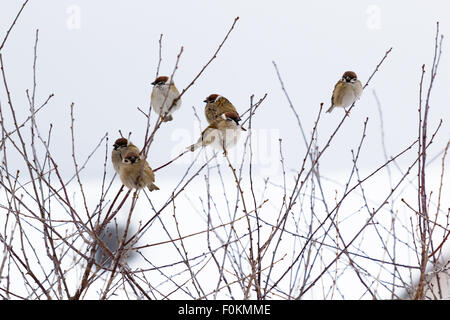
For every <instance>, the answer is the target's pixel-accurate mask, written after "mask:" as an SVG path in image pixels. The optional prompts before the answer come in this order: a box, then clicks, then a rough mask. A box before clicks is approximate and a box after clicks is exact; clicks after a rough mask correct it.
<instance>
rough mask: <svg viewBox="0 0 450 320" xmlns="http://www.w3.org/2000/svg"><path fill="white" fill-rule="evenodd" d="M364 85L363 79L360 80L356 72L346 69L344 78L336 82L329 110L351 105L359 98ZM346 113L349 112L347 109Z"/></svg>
mask: <svg viewBox="0 0 450 320" xmlns="http://www.w3.org/2000/svg"><path fill="white" fill-rule="evenodd" d="M362 91H363V87H362V84H361V81H359V80H358V78H357V76H356V73H354V72H353V71H346V72H344V74H343V75H342V78H341V79H340V80H339V81H338V82H337V83H336V85H335V86H334V90H333V95H332V96H331V107H330V108H329V109H328V110H327V112H331V111H332V110H333V109H334V107H341V108H344V110H345V108H346V107H348V106H351V105H352V104H353V103H354V102H355V101H356V100H358V99H359V97H360V96H361V93H362ZM345 113H346V114H348V112H347V110H345Z"/></svg>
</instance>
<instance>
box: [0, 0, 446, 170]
mask: <svg viewBox="0 0 450 320" xmlns="http://www.w3.org/2000/svg"><path fill="white" fill-rule="evenodd" d="M152 3H153V4H152ZM154 3H155V2H151V1H131V2H130V1H126V2H125V1H111V0H108V1H76V0H72V1H30V3H29V4H28V5H27V7H26V9H25V10H24V12H23V14H22V16H21V17H20V20H19V21H18V23H17V25H16V26H15V29H14V30H13V33H12V34H11V36H10V38H9V40H8V43H7V45H6V46H5V48H4V49H3V52H2V53H3V55H4V61H5V64H6V66H7V75H8V78H9V85H10V89H11V91H12V92H13V98H14V100H15V101H16V105H17V106H16V108H19V109H21V110H23V115H22V116H23V117H25V116H26V114H27V112H28V106H27V103H26V96H25V90H26V89H27V88H31V86H32V59H33V45H34V37H35V30H36V29H39V47H38V67H37V75H38V88H37V97H38V101H43V100H44V99H45V98H47V96H48V94H50V93H54V94H55V97H54V98H53V99H52V102H51V104H50V105H49V106H48V107H46V109H45V110H44V111H42V112H41V114H40V115H39V118H38V121H40V123H41V125H42V128H43V129H42V130H43V131H44V132H46V131H47V128H48V125H49V123H53V125H54V134H53V140H52V141H53V147H54V148H55V151H54V154H55V157H57V159H59V160H60V161H61V162H63V163H64V162H65V161H69V162H68V163H69V164H70V163H71V158H70V134H69V131H68V123H69V120H70V117H69V114H68V109H69V105H70V103H71V102H74V103H75V117H76V130H77V150H78V151H79V154H80V156H79V157H80V158H84V157H86V156H87V155H88V154H89V152H90V150H92V149H93V147H94V146H95V145H96V144H97V143H98V141H99V140H100V138H101V137H102V136H103V135H104V134H105V133H106V132H108V133H109V137H110V144H112V141H113V140H114V139H115V138H116V137H117V136H118V130H119V129H121V130H122V132H124V133H127V132H129V131H132V132H133V136H132V137H133V140H134V141H135V143H136V144H138V145H139V144H140V145H142V143H143V136H144V132H145V124H146V120H145V119H144V117H143V115H142V114H141V113H140V112H139V111H138V110H137V107H141V108H148V103H149V94H150V90H151V85H150V83H151V82H152V81H153V80H154V79H153V78H154V75H155V72H156V65H157V62H158V39H159V36H160V34H161V33H162V34H164V36H163V51H162V53H163V62H162V65H161V73H162V74H171V72H172V70H173V67H174V64H175V58H176V55H177V54H178V52H179V50H180V47H181V46H183V47H184V52H183V54H182V57H181V61H180V65H179V69H178V70H177V73H176V75H175V82H176V84H177V86H178V88H179V89H182V88H184V87H185V86H187V84H188V83H190V81H191V80H192V79H193V77H194V76H195V75H196V74H197V73H198V71H199V70H200V68H201V67H202V66H203V65H204V64H205V63H206V61H207V60H208V59H209V58H210V57H211V55H212V53H213V52H214V51H215V49H216V47H217V46H218V44H219V43H220V42H221V41H222V39H223V37H224V35H225V33H226V32H227V30H228V29H229V27H230V26H231V24H232V22H233V19H234V18H235V17H236V16H239V17H240V20H239V21H238V23H237V25H236V27H235V30H234V31H233V32H232V34H231V36H230V38H229V39H228V41H227V42H226V44H225V45H224V47H223V49H222V51H221V52H220V53H219V55H218V57H217V59H216V60H215V61H213V63H212V64H211V65H210V67H209V68H208V69H207V70H206V72H205V73H204V74H203V75H202V76H201V78H200V79H199V80H198V81H197V82H196V84H195V85H194V86H193V87H192V88H191V89H190V90H189V91H188V92H187V93H186V94H185V96H184V97H183V106H182V108H181V109H180V110H179V111H178V112H177V114H176V115H175V120H174V121H172V122H171V123H168V124H167V125H165V126H163V128H162V129H161V130H160V131H159V132H158V135H157V137H156V141H155V143H154V145H153V151H152V152H151V154H150V161H151V164H152V165H153V166H158V165H160V164H163V163H165V161H167V159H169V158H170V156H171V155H172V154H177V152H178V151H179V149H177V148H182V147H183V146H184V145H187V144H189V143H191V142H192V141H193V140H196V139H197V134H198V130H199V126H198V124H197V122H196V120H195V117H194V115H193V111H192V106H195V108H196V109H197V111H198V112H199V114H200V117H201V119H202V121H203V125H204V118H203V114H202V112H203V111H202V110H203V106H204V103H203V102H202V101H203V100H204V98H205V97H206V96H207V95H208V94H210V93H213V92H217V93H220V94H222V95H224V96H226V97H228V98H229V100H230V101H231V102H232V103H233V104H235V106H236V107H237V109H238V110H240V111H243V110H245V109H247V108H248V106H249V97H250V95H252V94H255V98H260V97H262V96H263V95H264V93H268V98H267V99H266V101H265V102H264V103H263V105H262V106H261V108H260V110H259V112H258V113H257V115H256V117H255V118H254V123H253V126H254V128H255V132H256V133H255V135H258V134H267V132H269V131H270V130H272V138H270V139H269V140H270V141H269V142H268V143H269V144H270V143H272V144H273V143H275V146H277V144H278V136H279V137H281V138H282V139H283V144H284V146H285V147H284V150H285V153H286V158H287V160H286V161H287V162H288V164H290V165H291V166H292V165H295V163H297V161H298V160H299V159H300V157H301V156H303V153H304V151H305V146H304V143H303V141H302V140H300V141H299V135H298V127H297V125H296V120H295V119H294V117H293V115H292V112H291V111H290V109H289V107H288V104H287V101H286V99H285V97H284V95H283V93H282V91H281V87H280V85H279V82H278V79H277V77H276V73H275V70H274V67H273V65H272V61H273V60H274V61H276V63H277V64H278V67H279V69H280V72H281V75H282V77H283V80H284V82H285V85H286V89H287V90H288V93H289V95H290V97H291V100H292V101H293V104H294V106H295V108H296V110H297V112H298V113H299V115H300V117H301V121H302V124H303V127H304V129H305V131H306V132H307V133H308V132H310V131H311V128H312V125H313V122H314V119H315V117H316V114H317V109H318V107H319V104H320V102H324V103H325V106H327V105H328V103H329V101H330V96H331V91H332V88H333V86H334V84H335V82H336V81H337V80H338V79H339V77H340V76H341V74H342V73H343V71H345V70H354V71H355V72H357V74H358V76H359V77H360V79H361V80H362V82H363V83H364V82H365V81H366V80H367V78H368V76H369V75H370V74H371V73H372V71H373V70H374V67H375V66H376V64H377V63H378V62H379V60H380V59H381V58H382V57H383V55H384V53H385V51H386V50H387V49H389V48H390V47H393V48H394V49H393V51H392V53H391V54H390V56H389V57H388V59H387V60H386V61H385V63H384V64H383V66H382V68H381V70H380V71H379V73H378V74H377V75H376V76H375V78H374V79H373V80H372V82H371V84H370V86H369V87H368V88H367V90H366V91H365V92H364V94H363V96H362V98H361V100H360V101H359V103H358V105H357V107H355V109H354V110H353V112H352V116H351V118H350V119H349V121H347V122H346V124H345V128H343V130H342V131H341V132H340V133H339V134H338V136H337V137H336V140H335V141H334V144H333V147H332V148H331V149H330V150H329V153H328V155H327V156H325V157H324V158H323V159H322V170H324V171H328V170H332V171H333V170H339V169H342V168H344V167H347V166H348V165H349V164H350V162H351V154H350V149H355V148H356V147H357V143H358V142H359V139H360V135H361V132H362V131H361V130H362V125H363V121H364V119H365V118H366V117H369V125H368V131H367V141H366V143H367V146H370V147H368V148H367V152H365V153H364V156H363V157H362V158H361V166H363V167H365V166H367V167H369V168H372V167H373V166H375V165H377V164H380V163H381V161H382V160H383V155H382V151H381V150H382V149H381V143H380V126H379V113H378V110H377V107H376V104H375V100H374V97H373V93H372V90H376V92H377V95H378V97H379V99H380V101H381V103H382V110H383V117H384V127H385V135H386V147H387V151H388V156H390V155H393V154H395V153H396V152H398V151H400V150H401V148H403V147H405V146H406V145H408V144H409V143H410V142H411V141H413V139H414V137H415V135H416V132H417V118H418V116H417V105H418V86H419V79H420V68H421V65H422V64H424V63H425V65H426V66H427V67H429V66H431V61H432V56H433V45H434V35H435V29H436V21H438V20H439V21H440V22H441V23H440V29H441V32H442V33H443V34H444V35H446V34H450V32H447V31H449V30H450V26H449V25H448V24H447V21H450V19H449V18H450V17H449V16H450V10H449V9H450V5H449V4H448V2H446V1H433V2H423V1H359V0H358V1H344V2H340V3H341V4H338V2H336V1H314V2H302V1H282V2H280V1H277V2H274V1H167V2H164V1H159V2H157V3H158V5H157V6H155V5H154ZM20 5H21V1H16V0H2V1H1V5H0V6H1V10H0V30H6V28H7V27H8V26H9V24H10V23H11V21H12V19H13V17H15V14H16V12H17V11H18V9H19V8H20ZM3 33H4V31H2V34H3ZM448 48H449V46H448V42H447V41H446V39H444V46H443V57H442V59H441V65H440V69H439V74H438V78H437V82H436V83H435V87H434V92H433V96H432V111H431V116H430V119H431V121H430V128H435V126H436V124H437V121H438V119H440V118H444V119H445V118H447V119H448V116H449V114H450V112H449V108H448V106H447V105H446V101H449V100H450V91H449V90H448V89H447V87H446V86H447V83H449V81H450V72H449V71H448V70H449V63H448V61H449V60H448V58H447V55H448V53H447V52H448V51H449V50H448ZM427 71H429V69H427ZM426 80H428V77H426ZM2 101H3V102H4V103H5V102H6V101H5V100H4V99H2ZM341 117H342V110H336V111H335V112H333V113H332V114H324V115H323V121H322V123H321V126H319V144H322V145H323V144H324V143H325V141H326V139H328V136H329V134H330V132H331V131H332V130H334V127H335V124H336V123H337V122H338V121H340V119H341ZM430 130H431V129H430ZM261 132H262V133H261ZM448 132H449V127H448V124H447V123H446V121H444V124H443V127H442V130H441V136H440V139H442V140H438V141H440V142H441V143H436V148H435V149H432V150H431V151H434V152H435V153H436V152H438V151H440V150H442V148H443V141H444V142H445V141H447V139H448V137H449V134H448ZM180 136H183V137H184V139H185V140H184V139H180ZM275 153H278V149H276V150H275ZM336 154H338V155H339V156H338V157H336V156H335V155H336ZM97 155H98V157H97V158H94V160H93V162H96V161H97V162H98V161H102V160H100V159H103V158H104V154H103V151H101V152H99V153H98V154H97ZM299 155H300V157H299ZM276 160H278V159H276ZM409 160H410V159H408V162H409ZM183 168H184V167H183V166H181V165H177V164H175V165H174V166H172V170H170V174H174V175H177V174H179V172H182V169H183ZM110 169H111V168H110ZM178 169H179V170H178ZM87 170H88V171H87V172H89V175H91V174H94V173H95V172H96V171H97V170H98V168H97V167H95V168H92V167H88V168H87ZM72 171H73V169H72V167H69V173H71V172H72Z"/></svg>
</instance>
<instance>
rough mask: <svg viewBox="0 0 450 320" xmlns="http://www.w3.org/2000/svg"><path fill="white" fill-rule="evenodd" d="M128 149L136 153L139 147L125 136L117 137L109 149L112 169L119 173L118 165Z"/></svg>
mask: <svg viewBox="0 0 450 320" xmlns="http://www.w3.org/2000/svg"><path fill="white" fill-rule="evenodd" d="M130 151H134V152H136V153H137V154H139V153H140V151H139V148H138V147H136V146H135V145H134V144H132V143H131V141H128V139H125V138H119V139H117V140H116V142H114V144H113V150H112V151H111V161H112V163H113V166H114V170H115V171H116V172H117V173H119V170H120V165H121V164H122V160H123V158H124V157H125V154H127V153H128V152H130Z"/></svg>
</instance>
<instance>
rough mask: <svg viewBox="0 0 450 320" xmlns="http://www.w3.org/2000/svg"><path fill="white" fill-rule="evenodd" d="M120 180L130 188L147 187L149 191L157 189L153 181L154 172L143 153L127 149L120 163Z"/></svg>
mask: <svg viewBox="0 0 450 320" xmlns="http://www.w3.org/2000/svg"><path fill="white" fill-rule="evenodd" d="M119 174H120V180H122V183H123V184H124V185H125V186H127V187H128V188H130V189H138V190H139V189H142V188H144V187H148V189H149V190H150V191H154V190H159V188H158V187H157V186H156V185H155V184H154V183H153V182H155V174H154V173H153V170H152V168H150V166H149V165H148V162H147V160H145V158H144V156H143V155H140V154H139V153H137V152H135V151H129V152H127V153H126V154H125V157H124V158H123V159H122V163H121V165H120V171H119Z"/></svg>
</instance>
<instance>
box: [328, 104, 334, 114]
mask: <svg viewBox="0 0 450 320" xmlns="http://www.w3.org/2000/svg"><path fill="white" fill-rule="evenodd" d="M333 109H334V105H331V107H330V108H329V109H328V110H327V112H328V113H330V112H331V111H332V110H333Z"/></svg>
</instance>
